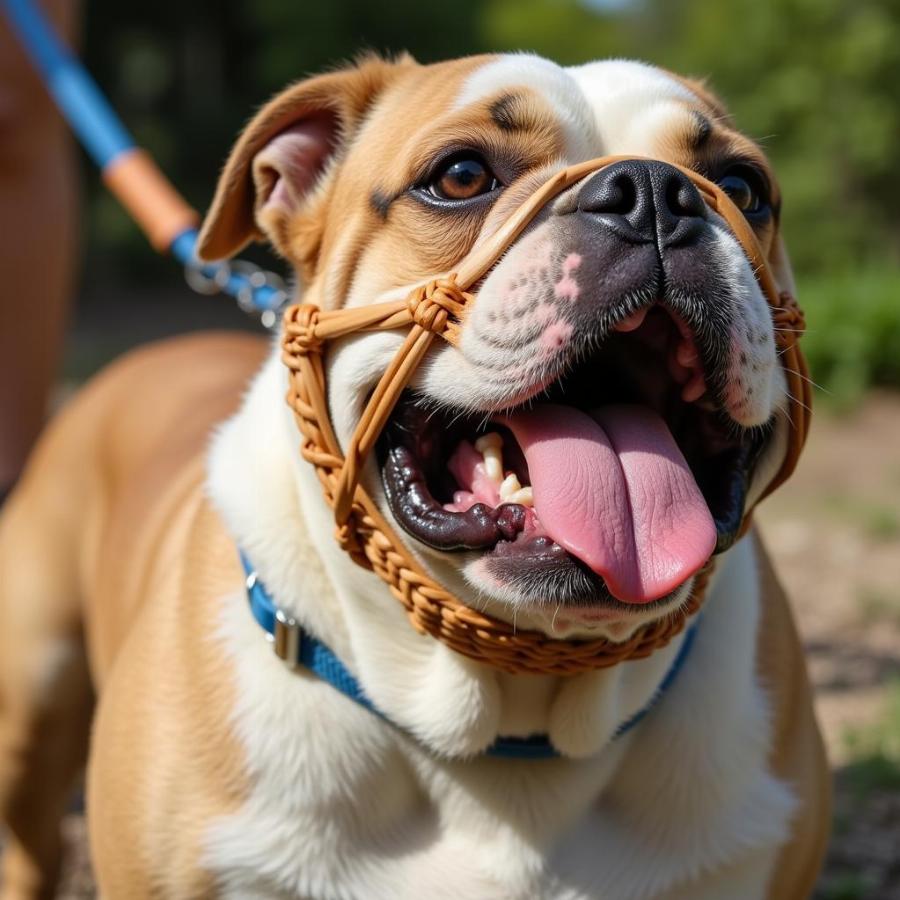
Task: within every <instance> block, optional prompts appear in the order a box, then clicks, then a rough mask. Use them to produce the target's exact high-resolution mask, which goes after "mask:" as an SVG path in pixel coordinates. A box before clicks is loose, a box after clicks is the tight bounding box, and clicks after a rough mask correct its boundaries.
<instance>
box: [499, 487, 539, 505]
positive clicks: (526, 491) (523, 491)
mask: <svg viewBox="0 0 900 900" xmlns="http://www.w3.org/2000/svg"><path fill="white" fill-rule="evenodd" d="M503 502H504V503H518V504H519V506H534V490H533V489H532V488H531V487H530V486H526V487H523V488H519V490H517V491H516V492H515V493H513V494H510V495H509V497H507V498H506V499H505V500H504V501H503Z"/></svg>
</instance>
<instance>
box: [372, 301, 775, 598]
mask: <svg viewBox="0 0 900 900" xmlns="http://www.w3.org/2000/svg"><path fill="white" fill-rule="evenodd" d="M714 393H715V392H714V391H711V390H710V389H709V388H708V385H707V380H706V376H705V374H704V365H703V362H702V361H701V353H700V351H699V350H698V347H697V344H696V343H695V340H694V336H693V334H692V333H691V331H690V330H689V329H688V328H687V326H686V325H685V324H684V322H683V321H682V320H681V319H680V318H679V317H678V316H676V315H674V314H671V313H670V312H668V311H667V310H666V309H664V308H663V307H661V306H654V307H652V308H650V309H649V311H648V310H647V309H644V310H642V311H640V312H639V313H636V314H632V315H631V316H628V317H627V318H625V319H623V320H621V321H620V322H619V324H618V325H617V326H616V328H615V329H614V330H613V331H612V333H611V334H610V336H609V337H608V338H606V339H605V340H604V341H603V343H602V345H601V347H600V348H599V349H598V350H596V351H595V352H593V353H592V354H590V355H589V357H588V358H587V359H585V360H584V361H583V362H582V363H580V364H579V365H578V366H577V367H575V369H574V370H573V371H572V372H571V373H569V374H567V375H565V376H564V377H563V378H561V379H559V380H558V381H557V382H555V383H554V384H553V385H551V386H550V387H549V388H547V389H546V390H544V391H543V392H542V393H541V394H540V396H539V397H535V398H532V399H531V400H529V401H528V402H527V403H524V404H522V405H521V406H519V407H517V408H515V409H513V410H511V411H504V412H503V414H496V415H493V416H492V415H489V414H485V415H480V416H471V415H463V414H461V413H457V412H455V411H453V410H446V409H442V410H440V411H434V410H429V408H428V405H427V403H425V402H423V401H422V399H421V398H419V397H417V395H416V394H414V393H412V392H407V393H406V394H404V396H403V398H401V401H400V402H399V403H398V405H397V408H396V410H395V411H394V414H393V416H392V418H391V421H390V423H389V425H388V427H387V428H386V429H385V432H384V434H383V436H382V438H381V441H380V445H379V458H380V462H381V466H382V479H383V483H384V487H385V492H386V495H387V498H388V502H389V504H390V507H391V510H392V512H393V514H394V516H395V518H396V519H397V521H398V522H399V524H400V525H401V526H402V527H403V528H404V529H405V530H406V531H407V532H408V533H409V534H410V535H412V536H413V537H415V538H417V539H418V540H420V541H422V542H423V543H424V544H426V545H428V546H431V547H434V548H436V549H440V550H469V551H473V550H478V551H484V552H486V553H488V555H489V556H490V558H491V560H492V569H493V570H494V571H495V573H497V572H499V573H501V575H502V578H503V579H504V580H512V581H518V582H521V581H522V579H523V578H527V579H529V583H530V584H532V585H533V584H534V583H535V576H538V577H540V576H541V575H543V576H545V577H546V578H548V579H549V580H550V581H552V580H553V579H554V578H556V580H557V582H559V580H560V577H561V576H565V578H566V579H567V581H568V583H569V584H570V585H571V584H572V583H573V580H574V581H575V582H577V581H578V580H579V579H580V581H581V589H580V590H576V591H575V595H576V596H575V597H574V598H573V599H576V600H577V601H578V602H586V601H587V599H588V596H589V595H591V594H593V595H594V596H596V597H597V599H605V600H607V601H612V602H615V601H619V602H620V603H626V604H649V603H652V602H654V601H656V602H660V603H662V602H665V601H666V600H667V599H668V598H669V597H670V596H671V595H672V593H673V592H674V591H676V590H677V588H678V587H679V586H680V585H682V584H683V583H684V582H685V581H687V580H688V579H689V578H690V577H691V575H693V574H694V573H696V572H697V571H698V570H699V569H700V568H702V567H703V565H704V564H705V563H706V562H707V560H708V559H709V557H710V556H711V555H712V554H713V553H714V552H716V551H721V550H724V549H727V547H728V546H730V545H731V543H732V542H733V541H734V539H735V536H736V534H737V531H738V529H739V527H740V523H741V519H742V516H743V510H744V500H745V493H746V488H747V484H748V480H749V477H750V474H751V471H752V468H753V465H754V463H755V461H756V459H757V457H758V455H759V451H760V449H761V448H762V446H763V444H764V437H765V436H764V434H763V432H762V431H760V430H759V429H756V430H754V431H753V432H750V431H746V430H744V429H741V428H739V427H738V426H737V425H736V424H735V423H734V422H733V421H731V420H730V419H729V418H728V417H727V416H726V414H725V413H724V412H723V411H722V410H721V408H720V407H719V405H718V404H717V403H716V402H715V400H714V396H713V395H714ZM573 574H574V575H575V576H577V577H576V578H574V579H573V577H572V576H573Z"/></svg>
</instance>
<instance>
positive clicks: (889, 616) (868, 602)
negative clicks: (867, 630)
mask: <svg viewBox="0 0 900 900" xmlns="http://www.w3.org/2000/svg"><path fill="white" fill-rule="evenodd" d="M857 599H858V601H859V604H858V605H859V613H860V617H861V618H862V621H863V622H864V623H865V624H867V625H876V624H878V623H885V622H887V623H892V624H894V625H900V594H897V593H893V592H888V591H885V590H882V589H880V588H874V587H871V586H869V585H863V586H862V587H861V588H860V589H859V593H858V594H857Z"/></svg>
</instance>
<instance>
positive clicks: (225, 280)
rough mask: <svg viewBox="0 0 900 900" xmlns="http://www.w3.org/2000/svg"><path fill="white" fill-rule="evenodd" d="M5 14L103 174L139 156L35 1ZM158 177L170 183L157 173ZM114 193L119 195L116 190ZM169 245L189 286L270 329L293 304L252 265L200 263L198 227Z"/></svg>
mask: <svg viewBox="0 0 900 900" xmlns="http://www.w3.org/2000/svg"><path fill="white" fill-rule="evenodd" d="M0 9H2V10H3V11H4V12H5V13H6V17H7V19H8V20H9V23H10V25H11V27H12V29H13V31H14V32H15V33H16V34H17V35H18V37H19V40H20V42H21V44H22V46H23V47H24V49H25V51H26V52H27V54H28V56H29V58H30V59H31V61H32V63H33V64H34V66H35V68H36V69H37V70H38V72H39V73H40V74H41V76H42V78H43V80H44V83H45V85H46V87H47V90H48V91H49V93H50V95H51V96H52V97H53V99H54V101H55V102H56V105H57V106H58V107H59V110H60V112H61V113H62V114H63V116H64V117H65V119H66V120H67V121H68V123H69V125H70V127H71V128H72V130H73V131H74V132H75V134H76V135H77V136H78V139H79V140H80V141H81V144H82V146H83V147H84V149H85V150H86V151H87V153H88V155H89V156H90V157H91V158H92V159H93V160H94V162H95V163H96V164H97V166H99V168H100V169H101V170H102V171H103V173H104V174H107V173H109V172H111V171H112V169H113V168H114V167H115V166H118V165H122V164H124V163H126V162H127V161H128V158H129V157H130V156H132V155H134V154H136V153H138V152H140V151H139V148H138V147H137V145H136V144H135V142H134V139H133V138H132V136H131V134H129V132H128V129H127V128H126V127H125V126H124V125H123V124H122V121H121V120H120V119H119V117H118V116H117V115H116V113H115V111H114V110H113V108H112V107H111V106H110V105H109V103H108V101H107V100H106V98H105V97H104V95H103V93H102V91H101V90H100V88H99V87H98V86H97V83H96V82H95V81H94V79H93V78H91V76H90V75H89V74H88V72H87V71H86V70H85V68H84V66H82V65H81V63H80V62H79V61H78V59H77V58H76V57H75V56H74V55H73V54H72V52H71V50H70V49H69V48H68V47H67V46H66V45H65V44H64V43H63V42H62V40H60V38H59V35H58V34H57V33H56V32H55V31H54V29H53V27H52V25H51V24H50V23H49V22H48V21H47V18H46V16H45V15H44V13H43V12H42V11H41V9H40V8H39V7H38V6H37V5H36V4H35V3H34V0H0ZM157 174H158V175H159V177H160V178H162V179H163V181H165V179H164V178H163V176H162V174H161V173H158V170H157ZM110 187H111V188H112V189H113V190H115V187H114V186H113V185H110ZM120 199H122V198H121V197H120ZM182 202H183V201H182ZM185 208H186V209H187V208H188V207H187V205H186V204H185ZM164 244H165V247H164V248H163V249H165V250H167V251H168V252H169V253H171V254H172V256H174V257H175V258H176V259H177V260H179V261H180V262H181V263H182V264H183V265H184V266H185V274H186V277H187V281H188V284H190V285H191V287H193V288H194V289H195V290H197V291H199V292H200V293H207V294H208V293H216V292H218V291H223V292H224V293H226V294H229V295H230V296H232V297H234V298H235V299H236V300H237V301H238V304H239V305H240V306H241V308H242V309H244V310H245V311H247V312H256V313H258V314H259V315H260V317H261V319H262V322H263V324H264V325H266V326H267V327H272V326H273V325H274V324H275V323H276V321H277V315H276V313H277V311H278V310H279V309H280V308H281V307H282V306H283V305H284V304H285V303H286V302H287V300H288V293H287V289H286V288H285V285H284V282H283V281H282V279H281V278H280V277H279V276H277V275H275V274H274V273H272V272H266V271H264V270H263V269H260V268H259V267H258V266H256V265H254V264H253V263H249V262H233V263H229V262H217V263H201V262H200V261H199V260H198V259H197V256H196V252H195V251H196V246H197V229H196V228H195V227H184V228H182V229H181V230H179V231H178V232H177V233H175V234H171V235H167V236H166V238H165V240H164Z"/></svg>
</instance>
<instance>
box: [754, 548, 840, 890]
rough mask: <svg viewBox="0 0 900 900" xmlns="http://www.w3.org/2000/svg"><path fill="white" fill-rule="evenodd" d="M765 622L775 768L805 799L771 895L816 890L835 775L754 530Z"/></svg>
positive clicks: (788, 621) (777, 587)
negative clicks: (827, 757) (832, 778)
mask: <svg viewBox="0 0 900 900" xmlns="http://www.w3.org/2000/svg"><path fill="white" fill-rule="evenodd" d="M756 546H757V556H758V559H759V578H760V595H761V596H762V597H763V598H764V601H763V604H762V621H761V622H760V629H759V639H758V642H757V651H756V652H757V671H758V673H759V679H760V681H761V683H762V685H763V687H764V689H765V690H766V692H767V693H768V695H769V697H770V699H771V701H772V707H771V708H772V724H773V735H774V743H773V747H772V753H771V757H770V758H771V761H772V771H773V772H774V773H775V774H776V775H777V776H778V777H779V778H782V779H783V780H784V781H785V782H786V783H788V784H790V785H791V786H792V787H793V789H794V791H795V793H796V795H797V797H799V798H800V800H801V808H800V809H799V810H798V811H797V812H796V813H795V817H794V826H793V833H792V840H791V842H790V843H789V844H787V845H786V846H785V847H784V848H783V849H782V851H781V854H780V855H779V857H778V863H777V867H776V869H775V874H774V875H773V877H772V882H771V884H772V889H771V894H770V897H771V900H794V898H801V897H808V896H809V895H810V894H811V893H812V889H813V887H814V886H815V883H816V879H817V877H818V875H819V870H820V868H821V866H822V861H823V859H824V856H825V850H826V848H827V846H828V837H829V834H830V832H831V774H830V772H829V769H828V760H827V759H826V757H825V747H824V745H823V743H822V736H821V734H820V733H819V729H818V726H817V725H816V721H815V716H814V714H813V706H812V691H811V689H810V686H809V678H808V676H807V674H806V663H805V662H804V659H803V651H802V646H801V644H800V640H799V637H798V635H797V628H796V626H795V625H794V619H793V616H792V615H791V610H790V607H789V605H788V600H787V597H786V596H785V593H784V590H783V589H782V587H781V584H780V583H779V581H778V579H777V577H776V575H775V572H774V570H773V569H772V564H771V562H770V560H769V556H768V553H767V552H766V550H765V547H764V546H763V543H762V540H761V539H760V538H759V536H758V534H757V535H756Z"/></svg>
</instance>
